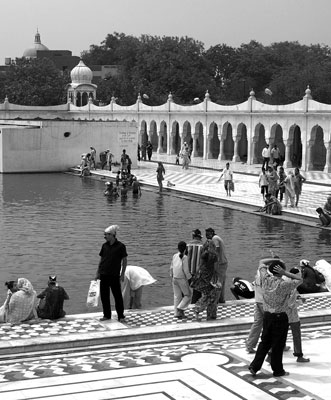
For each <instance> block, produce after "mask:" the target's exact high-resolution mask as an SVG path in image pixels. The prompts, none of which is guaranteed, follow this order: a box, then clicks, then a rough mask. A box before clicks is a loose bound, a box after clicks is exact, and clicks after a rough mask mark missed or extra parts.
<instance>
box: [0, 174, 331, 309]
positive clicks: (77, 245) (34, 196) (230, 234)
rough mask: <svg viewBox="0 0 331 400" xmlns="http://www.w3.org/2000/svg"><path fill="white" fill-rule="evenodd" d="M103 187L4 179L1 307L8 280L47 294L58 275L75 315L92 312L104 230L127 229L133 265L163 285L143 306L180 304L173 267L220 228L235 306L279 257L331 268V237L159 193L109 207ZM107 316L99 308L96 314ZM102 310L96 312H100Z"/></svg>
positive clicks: (50, 177)
mask: <svg viewBox="0 0 331 400" xmlns="http://www.w3.org/2000/svg"><path fill="white" fill-rule="evenodd" d="M103 190H104V181H102V180H93V179H89V178H83V179H81V178H78V177H77V176H72V175H67V174H17V175H0V228H1V229H0V248H1V259H0V304H2V301H3V300H4V298H5V287H4V286H3V284H4V282H5V281H6V280H11V279H17V278H19V277H26V278H28V279H29V280H31V282H32V283H33V285H34V288H35V289H36V291H37V292H40V291H41V290H42V289H43V288H44V287H45V286H46V284H47V279H48V276H49V275H50V274H52V275H53V274H56V275H57V276H58V281H59V284H60V285H62V286H63V287H64V288H65V289H66V290H67V292H68V294H69V296H70V300H69V301H67V302H66V303H65V309H66V311H67V312H68V313H81V312H86V311H88V310H87V309H86V306H85V302H86V296H87V291H88V287H89V282H90V280H91V279H93V278H94V276H95V271H96V269H97V265H98V261H99V255H98V254H99V251H100V247H101V245H102V243H103V241H104V238H103V231H104V228H105V227H106V226H108V225H110V224H118V225H119V226H120V230H119V233H118V238H119V240H121V241H123V242H124V243H125V244H126V246H127V251H128V264H131V265H139V266H141V267H144V268H146V269H148V270H149V272H150V273H151V274H152V276H153V277H154V278H155V279H157V282H156V283H155V284H153V285H151V286H148V287H146V288H145V289H144V294H143V306H145V307H157V306H164V305H171V304H172V301H173V294H172V288H171V281H170V278H169V265H170V261H171V258H172V255H173V254H174V253H175V252H176V250H177V243H178V242H179V241H180V240H185V241H189V240H190V239H191V231H192V230H193V229H195V228H200V229H201V230H202V231H203V233H204V229H205V228H207V227H209V226H212V227H213V228H214V229H215V231H216V233H217V234H218V235H220V236H221V237H222V238H223V239H224V242H225V246H226V252H227V257H228V260H229V269H228V282H227V292H226V298H227V299H232V298H233V297H232V295H231V292H230V290H229V287H230V281H231V279H232V278H233V277H235V276H241V277H243V278H246V279H249V280H251V279H253V278H254V275H255V271H256V267H257V264H258V260H259V259H261V258H263V257H265V256H269V255H270V250H273V251H275V252H276V253H277V254H279V255H280V256H281V257H282V258H283V259H284V260H285V261H286V262H287V264H288V266H294V265H298V262H299V260H300V259H302V258H306V259H309V260H311V261H316V260H318V259H322V258H324V259H326V260H328V261H330V260H331V246H330V243H331V237H330V232H329V231H327V230H321V229H317V228H310V227H307V226H303V225H300V224H293V223H287V222H284V221H279V220H274V219H270V218H267V217H265V216H263V215H260V214H256V215H254V214H253V215H252V214H247V213H243V212H239V211H234V210H231V209H227V208H222V207H216V206H213V205H207V204H204V203H202V202H199V201H196V200H189V199H185V198H182V197H180V196H176V195H174V194H170V193H164V194H162V195H160V194H158V193H157V191H156V189H147V188H146V190H143V193H142V196H141V197H140V198H133V197H132V195H131V193H130V192H129V193H128V198H127V199H125V200H123V199H120V198H119V199H116V200H112V201H111V200H108V199H107V198H106V197H105V196H104V195H103ZM99 310H101V308H98V309H97V311H99ZM92 311H96V310H92Z"/></svg>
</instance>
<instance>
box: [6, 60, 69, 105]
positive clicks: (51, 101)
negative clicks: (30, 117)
mask: <svg viewBox="0 0 331 400" xmlns="http://www.w3.org/2000/svg"><path fill="white" fill-rule="evenodd" d="M69 82H70V79H69V75H68V74H63V73H62V72H61V71H59V70H58V69H57V68H56V67H55V65H54V63H53V62H52V61H51V60H49V59H48V58H42V59H39V58H34V59H25V58H20V59H16V63H15V64H12V65H11V66H10V67H9V70H8V72H6V74H5V77H4V80H3V85H0V90H1V97H3V98H4V97H5V96H8V99H9V101H10V102H11V103H15V104H23V105H31V106H50V105H57V104H61V103H63V102H64V101H65V96H66V93H65V87H66V84H67V83H69Z"/></svg>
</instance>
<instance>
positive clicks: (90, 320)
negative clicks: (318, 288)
mask: <svg viewBox="0 0 331 400" xmlns="http://www.w3.org/2000/svg"><path fill="white" fill-rule="evenodd" d="M305 298H306V301H305V303H304V304H301V305H300V306H299V312H300V313H304V312H306V313H309V312H310V311H312V312H314V313H318V312H319V311H323V310H330V309H331V293H330V294H324V295H319V296H316V295H311V296H306V297H305ZM253 314H254V301H253V300H251V301H249V300H245V301H228V302H226V304H219V306H218V313H217V321H220V320H224V321H225V320H227V321H228V323H229V324H232V323H233V322H235V321H236V320H238V319H239V318H247V317H253ZM186 316H187V318H186V319H177V318H175V317H174V313H173V308H172V307H162V308H161V309H154V310H136V311H135V310H129V311H128V312H127V313H126V319H125V322H124V323H116V329H121V327H123V328H126V329H130V328H144V327H153V326H155V327H157V326H167V327H169V326H171V325H174V326H177V325H186V326H189V325H190V323H192V322H193V321H194V313H193V308H192V307H191V308H190V309H189V310H187V311H186ZM98 317H100V315H99V316H98ZM201 317H202V324H203V322H204V321H205V320H206V313H205V312H204V313H202V314H201ZM232 321H233V322H232ZM114 323H115V321H114ZM109 327H110V325H109V324H107V323H101V322H100V321H99V320H98V318H96V317H94V316H91V317H88V316H86V314H85V316H84V317H83V318H82V317H79V316H78V317H76V318H74V317H68V318H65V319H62V320H57V321H50V320H37V321H31V322H30V323H23V324H18V325H12V324H0V344H1V343H6V342H9V341H13V342H15V340H27V341H28V340H29V339H38V338H44V339H47V338H51V337H58V336H62V337H63V340H66V337H69V336H70V335H72V334H74V335H82V334H89V333H94V334H96V333H100V334H101V335H102V332H107V331H108V329H109ZM112 328H113V325H112Z"/></svg>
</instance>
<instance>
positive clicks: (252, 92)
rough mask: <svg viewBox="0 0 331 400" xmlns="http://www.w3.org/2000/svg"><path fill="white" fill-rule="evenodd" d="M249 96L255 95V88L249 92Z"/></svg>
mask: <svg viewBox="0 0 331 400" xmlns="http://www.w3.org/2000/svg"><path fill="white" fill-rule="evenodd" d="M249 96H250V97H255V92H254V90H253V88H252V89H251V91H250V92H249Z"/></svg>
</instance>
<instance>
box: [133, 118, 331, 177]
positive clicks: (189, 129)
mask: <svg viewBox="0 0 331 400" xmlns="http://www.w3.org/2000/svg"><path fill="white" fill-rule="evenodd" d="M174 117H175V119H174V120H171V119H170V120H169V121H168V123H167V122H166V121H165V120H164V119H162V118H159V119H156V118H153V115H151V116H148V117H147V116H146V115H145V116H144V118H143V119H142V120H141V121H140V122H139V143H140V144H143V143H145V142H147V140H150V141H151V143H152V145H153V151H156V152H157V153H166V154H177V153H179V151H180V148H181V146H182V144H183V143H184V142H187V143H188V144H189V145H190V147H191V149H192V157H193V158H194V157H202V158H203V159H218V160H230V161H233V162H240V161H241V162H247V163H248V164H256V163H262V156H261V153H262V149H263V148H264V147H265V145H266V143H268V144H269V145H270V147H272V146H273V145H274V144H276V145H277V146H278V147H279V149H280V152H281V155H282V158H283V160H284V166H285V167H286V168H290V167H296V166H298V167H300V168H303V169H304V170H324V171H326V172H329V171H331V170H330V166H331V143H330V130H328V126H324V127H323V126H322V125H321V124H318V123H316V124H313V125H312V126H311V127H310V128H309V130H308V131H307V130H306V128H305V126H306V125H305V121H301V120H300V119H299V120H298V121H294V120H293V121H291V120H290V119H288V118H287V117H286V116H280V117H278V118H277V119H276V118H275V119H270V118H268V119H267V120H263V118H262V119H261V120H259V119H256V118H248V119H245V118H242V119H240V118H239V117H237V116H232V117H231V116H228V118H227V119H226V120H224V119H223V120H221V121H217V120H216V119H215V120H213V121H211V122H202V121H200V120H198V119H196V118H194V116H192V117H191V118H182V117H180V116H179V117H178V116H174ZM176 117H177V118H176Z"/></svg>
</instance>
